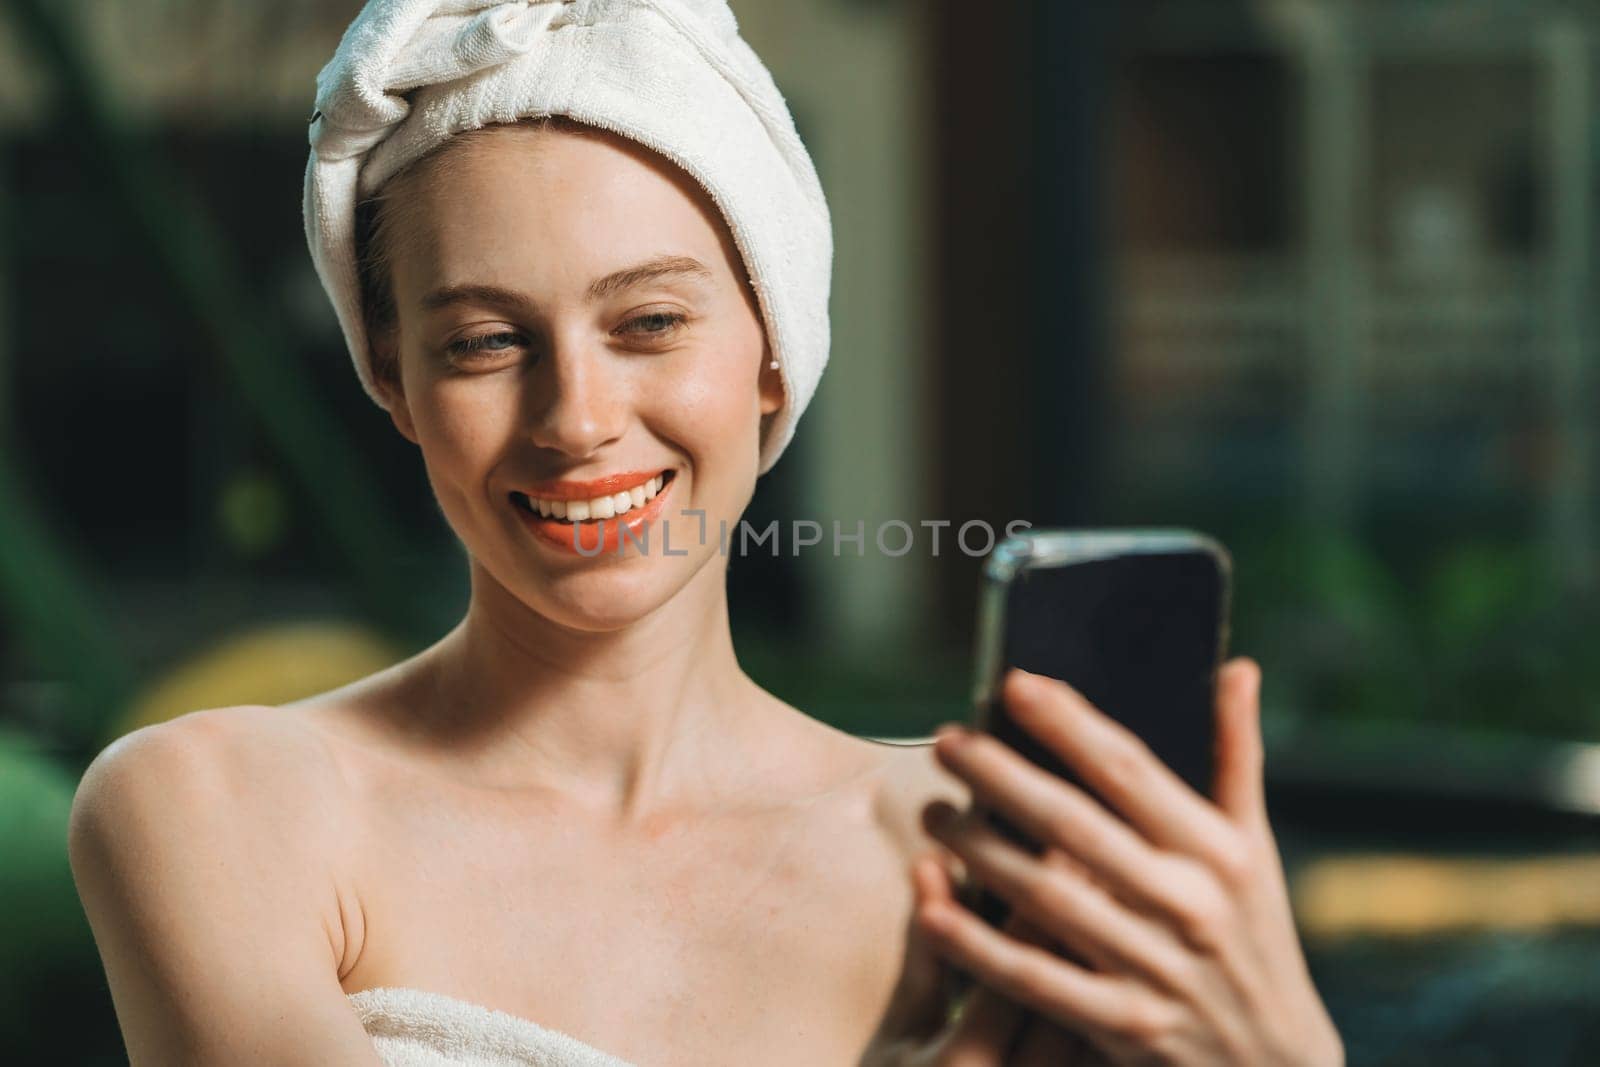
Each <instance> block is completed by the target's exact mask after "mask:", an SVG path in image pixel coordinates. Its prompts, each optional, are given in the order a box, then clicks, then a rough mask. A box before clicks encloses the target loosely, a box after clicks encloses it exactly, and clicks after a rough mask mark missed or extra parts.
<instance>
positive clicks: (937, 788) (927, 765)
mask: <svg viewBox="0 0 1600 1067" xmlns="http://www.w3.org/2000/svg"><path fill="white" fill-rule="evenodd" d="M878 743H879V744H880V745H882V747H883V749H884V753H883V756H882V763H883V770H882V774H881V775H880V776H879V777H878V780H877V792H876V795H875V797H874V806H875V809H876V813H877V817H878V820H879V822H880V824H881V825H882V826H883V828H884V829H885V830H886V831H887V832H888V833H889V834H890V836H891V837H892V838H893V839H894V840H895V842H896V843H897V845H898V846H899V847H900V849H901V853H902V855H904V856H906V857H910V856H912V855H914V854H916V853H917V852H919V851H921V850H922V849H924V848H927V847H929V846H930V844H931V839H930V838H929V837H928V836H927V834H926V832H925V831H924V830H923V829H922V809H923V808H925V807H926V806H927V805H928V804H929V802H931V801H933V800H936V799H943V800H946V801H948V802H949V803H951V804H954V805H955V806H956V807H958V808H965V807H966V806H967V803H968V801H969V799H970V796H971V793H970V790H969V789H968V787H967V784H966V783H965V782H963V781H962V780H961V779H960V778H957V777H956V776H955V775H953V774H951V773H950V772H949V771H947V770H945V769H944V767H942V766H941V765H940V764H939V761H938V758H937V757H936V756H935V755H934V751H933V738H931V737H927V738H912V739H908V740H905V741H896V742H892V743H890V742H881V741H880V742H878Z"/></svg>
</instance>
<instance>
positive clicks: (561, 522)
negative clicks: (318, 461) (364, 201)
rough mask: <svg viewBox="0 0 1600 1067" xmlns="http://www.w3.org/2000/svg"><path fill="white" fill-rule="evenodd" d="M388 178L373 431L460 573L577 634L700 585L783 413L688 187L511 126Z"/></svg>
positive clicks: (736, 268)
mask: <svg viewBox="0 0 1600 1067" xmlns="http://www.w3.org/2000/svg"><path fill="white" fill-rule="evenodd" d="M396 180H397V181H398V182H399V183H400V185H399V186H398V187H397V188H395V189H392V190H391V193H390V195H391V203H390V205H389V210H396V211H397V214H396V215H395V216H394V217H393V224H392V226H391V228H390V230H389V231H388V235H387V247H388V249H389V252H390V264H391V266H390V279H391V283H392V285H393V291H394V299H395V305H396V309H397V316H396V325H395V328H394V330H393V331H392V333H391V334H390V335H388V336H386V337H383V338H381V339H375V341H374V345H375V346H376V347H379V348H380V351H384V352H387V353H389V354H390V355H391V356H392V358H393V359H394V360H395V361H396V363H397V366H398V375H397V376H398V381H397V382H395V383H393V384H392V385H390V386H388V387H387V388H388V389H390V396H391V398H392V402H391V403H390V411H391V413H392V415H393V418H394V421H395V425H396V426H397V427H398V428H399V429H400V431H401V433H403V434H404V435H405V436H406V437H407V438H409V439H410V440H411V441H413V442H415V443H416V444H417V445H418V446H419V447H420V449H421V451H422V458H423V462H424V464H425V466H426V468H427V472H428V478H429V481H430V482H431V484H432V486H433V490H434V493H435V494H436V495H437V497H438V500H439V504H440V507H441V509H442V510H443V512H444V514H445V517H446V518H447V519H448V521H449V522H450V525H451V526H452V527H453V528H454V530H455V532H456V535H457V536H458V537H460V539H461V540H462V542H463V543H464V544H465V545H466V547H467V549H468V551H469V552H470V553H471V554H472V555H473V557H474V558H475V559H476V561H477V562H478V564H480V565H481V566H482V567H483V568H484V569H485V570H487V572H488V573H489V574H490V575H491V576H492V577H493V578H494V579H495V580H496V581H497V582H498V583H499V584H500V585H501V586H503V587H504V588H505V589H506V590H508V591H510V592H511V594H512V595H513V596H515V597H517V598H518V599H519V600H521V601H522V602H523V603H524V604H526V605H527V606H528V607H530V608H532V609H533V610H535V611H537V612H539V613H540V614H541V615H544V616H546V617H548V618H550V619H552V620H553V621H556V622H558V623H561V624H563V625H567V626H570V627H573V628H576V629H581V630H608V629H615V628H617V627H620V626H624V625H626V624H627V623H629V622H631V621H633V620H634V619H637V618H640V617H641V616H643V615H645V614H647V613H648V612H650V611H652V610H654V609H655V608H657V607H658V606H660V605H661V604H663V603H665V602H666V601H667V600H669V599H670V598H671V597H672V596H673V594H674V593H676V592H677V591H678V590H679V589H681V588H683V586H684V585H686V584H687V583H688V582H689V580H690V579H691V578H692V577H693V576H694V575H695V574H696V573H697V572H699V571H700V570H701V569H702V568H704V567H705V566H706V565H707V564H708V563H709V564H711V565H712V566H714V567H716V568H717V569H718V570H719V571H720V570H721V569H722V562H721V560H720V559H719V558H718V557H719V555H720V553H721V549H720V547H719V536H718V531H719V528H720V527H719V523H721V522H726V523H727V528H728V529H729V530H730V531H732V530H735V529H736V528H737V525H738V520H739V516H740V515H741V514H742V512H743V510H744V508H745V506H746V505H747V504H748V503H749V500H750V496H751V493H752V492H753V490H754V486H755V479H756V473H757V469H758V450H759V444H760V433H761V427H762V416H763V415H765V414H770V413H771V412H773V411H776V410H777V409H778V407H779V406H780V405H781V403H782V399H783V397H782V386H781V383H780V381H779V379H778V376H777V373H776V372H775V371H772V370H769V369H767V361H768V359H769V358H770V357H769V356H768V353H767V346H766V339H765V334H764V332H763V330H762V327H761V322H760V318H759V313H758V310H757V305H756V303H755V298H754V296H753V295H752V293H751V291H750V289H749V286H748V284H747V282H746V280H745V273H744V270H743V267H742V264H741V260H740V258H739V255H738V252H737V250H736V248H735V246H734V245H733V243H732V240H731V238H730V237H729V235H728V233H727V230H726V226H725V225H724V224H723V222H722V219H721V216H720V214H719V213H718V212H717V209H716V208H715V206H714V205H713V204H712V202H711V201H710V199H709V198H708V197H707V196H706V194H705V193H704V192H703V191H702V190H701V188H700V187H699V185H698V184H696V183H695V182H694V181H693V179H691V178H689V177H688V176H687V175H684V174H683V173H682V172H680V171H678V170H677V169H676V168H675V167H673V166H671V165H670V164H668V163H666V162H664V161H662V160H660V159H659V158H657V157H655V156H654V155H653V154H651V153H649V152H647V151H646V150H644V149H642V148H640V147H638V146H636V145H634V144H633V143H632V142H630V141H626V140H624V139H621V138H618V137H614V136H612V135H610V134H588V133H583V134H575V133H572V132H566V131H562V130H559V129H538V128H534V127H529V126H525V125H522V126H519V125H512V126H505V127H498V128H493V129H490V130H485V131H482V132H480V133H478V134H476V135H472V136H469V137H467V138H465V139H463V140H461V141H460V142H459V143H457V144H454V145H452V146H451V147H450V148H447V149H446V150H445V153H444V154H443V155H441V156H438V157H434V158H432V159H430V160H426V161H424V163H423V164H422V165H421V166H419V167H418V168H416V169H415V171H414V172H413V173H410V174H407V175H404V176H402V177H401V178H399V179H396ZM656 484H660V485H661V486H662V488H661V489H660V491H659V493H658V494H657V495H656V496H655V497H651V495H650V494H651V493H652V490H653V487H654V486H655V485H656ZM641 500H643V501H644V503H643V504H642V506H641V504H640V501H641ZM623 505H626V510H623ZM541 511H545V512H549V514H548V515H541V514H540V512H541ZM697 511H698V512H703V513H704V527H703V528H704V536H703V537H702V522H701V519H700V517H699V516H698V515H697V514H695V512H697ZM608 512H610V513H612V517H610V518H599V516H604V515H606V514H607V513H608ZM562 514H565V515H566V516H567V517H566V518H565V519H563V518H560V517H558V516H560V515H562ZM573 516H586V517H585V518H583V519H582V520H581V521H579V522H577V523H573V521H572V517H573ZM625 527H626V529H627V531H628V532H631V533H632V534H633V535H634V536H633V537H632V538H629V537H626V536H624V528H625ZM668 540H670V552H669V551H668V544H667V541H668ZM619 542H620V544H621V546H622V552H621V554H619V553H618V551H617V547H618V544H619ZM637 542H644V544H645V546H646V547H645V548H643V549H641V548H640V547H638V545H637ZM580 549H581V551H580ZM597 550H598V551H597ZM718 580H719V581H720V579H718Z"/></svg>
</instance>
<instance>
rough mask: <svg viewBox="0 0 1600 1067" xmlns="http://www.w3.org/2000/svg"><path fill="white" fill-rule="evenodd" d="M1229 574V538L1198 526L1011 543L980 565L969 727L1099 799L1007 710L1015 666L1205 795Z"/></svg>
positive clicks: (991, 904)
mask: <svg viewBox="0 0 1600 1067" xmlns="http://www.w3.org/2000/svg"><path fill="white" fill-rule="evenodd" d="M1232 571H1233V565H1232V561H1231V559H1230V557H1229V555H1228V553H1227V550H1226V549H1224V548H1223V547H1222V545H1220V544H1219V543H1217V542H1216V541H1215V540H1213V539H1212V538H1210V537H1207V536H1205V535H1204V534H1200V533H1195V532H1192V531H1189V530H1048V529H1041V530H1028V531H1026V532H1024V533H1022V534H1019V535H1017V536H1014V537H1009V538H1007V539H1005V540H1004V541H1002V542H1001V543H1000V544H999V545H998V546H996V547H995V549H994V551H993V552H992V553H991V554H990V555H989V557H988V559H987V560H986V561H985V565H984V568H983V578H982V582H983V584H982V588H981V590H980V593H979V604H978V633H977V663H976V677H975V681H974V686H973V706H974V725H975V726H976V727H977V728H978V729H980V730H983V731H985V732H987V733H990V734H993V735H994V736H995V737H996V738H998V739H999V740H1001V741H1003V742H1005V743H1006V744H1008V745H1010V746H1011V747H1013V748H1015V749H1016V750H1017V751H1018V752H1020V753H1021V754H1022V755H1024V756H1026V757H1027V758H1028V759H1029V760H1032V761H1033V762H1034V763H1036V764H1038V765H1039V766H1041V767H1043V768H1044V769H1046V770H1048V771H1049V772H1050V773H1052V774H1055V775H1059V776H1060V777H1062V778H1064V779H1066V780H1067V781H1069V782H1072V783H1074V784H1076V785H1078V786H1080V787H1081V788H1084V789H1086V790H1087V791H1088V792H1089V793H1090V794H1091V795H1094V791H1093V789H1091V788H1089V787H1088V786H1087V785H1086V784H1085V783H1084V782H1082V781H1081V780H1080V779H1079V777H1078V776H1077V775H1076V774H1074V773H1073V772H1072V770H1071V769H1070V768H1069V767H1067V766H1066V765H1065V764H1063V763H1062V761H1061V760H1060V759H1058V758H1057V757H1056V756H1055V754H1054V753H1052V752H1051V751H1049V750H1048V749H1046V748H1045V747H1044V746H1043V745H1041V744H1040V743H1039V742H1038V741H1036V740H1035V739H1034V737H1033V735H1031V734H1029V733H1027V732H1026V731H1025V730H1023V729H1022V728H1021V727H1020V726H1018V725H1017V724H1016V723H1015V722H1014V721H1013V720H1012V718H1011V716H1010V715H1009V714H1008V713H1007V711H1006V707H1005V705H1004V703H1003V702H1002V701H1001V700H1000V697H999V688H1000V683H1001V682H1002V680H1003V679H1004V677H1005V673H1006V671H1007V669H1009V668H1011V667H1021V668H1023V669H1024V670H1028V671H1032V672H1034V673H1036V674H1045V675H1049V676H1050V677H1052V678H1059V679H1061V680H1063V681H1065V682H1067V683H1068V684H1070V685H1071V686H1072V687H1073V688H1075V689H1076V690H1077V691H1078V692H1080V693H1082V694H1083V695H1084V697H1085V698H1087V699H1088V700H1089V702H1090V703H1092V704H1093V705H1094V706H1095V707H1097V708H1098V709H1100V711H1102V712H1104V713H1105V714H1106V715H1108V716H1110V717H1111V718H1113V719H1115V720H1116V721H1118V722H1120V723H1122V724H1123V725H1124V726H1126V727H1127V728H1128V729H1130V730H1132V731H1133V732H1134V733H1135V734H1137V735H1138V736H1139V737H1140V738H1142V739H1143V740H1144V742H1145V743H1146V744H1147V745H1149V747H1150V748H1151V750H1152V751H1153V752H1154V753H1155V755H1156V756H1158V757H1159V758H1160V759H1161V760H1163V761H1164V762H1165V763H1166V764H1167V765H1168V766H1169V767H1171V768H1172V769H1173V770H1174V771H1176V772H1177V774H1178V775H1179V777H1181V778H1182V779H1183V780H1184V781H1186V782H1188V783H1189V785H1191V786H1193V787H1194V788H1195V790H1196V791H1198V792H1199V793H1201V794H1202V795H1203V796H1210V794H1211V776H1212V745H1213V738H1214V725H1213V716H1214V710H1213V702H1214V695H1215V688H1216V685H1215V682H1216V673H1217V666H1218V664H1219V663H1220V662H1221V661H1222V659H1223V657H1224V656H1225V655H1226V653H1227V644H1228V616H1229V602H1230V599H1231V595H1232V591H1231V590H1232ZM975 812H977V813H978V814H979V815H980V817H982V818H984V819H986V820H987V821H988V823H989V825H991V826H992V827H993V828H994V829H995V830H996V831H997V832H998V833H1000V834H1001V835H1003V836H1005V837H1006V838H1008V839H1009V840H1011V841H1013V842H1015V843H1017V844H1018V845H1021V846H1022V847H1025V848H1027V849H1028V850H1029V851H1031V852H1034V853H1036V854H1037V853H1038V851H1039V850H1040V846H1039V844H1038V843H1037V842H1035V841H1032V840H1030V839H1029V838H1028V837H1027V836H1026V835H1025V834H1023V833H1022V831H1021V830H1020V829H1019V828H1017V827H1016V826H1014V825H1012V824H1011V823H1010V821H1009V820H1007V819H1005V818H1004V816H1002V815H1000V814H999V813H998V812H994V811H987V810H982V809H979V808H976V807H975ZM964 896H965V898H966V900H967V903H968V905H969V906H970V907H972V908H973V910H974V911H976V912H977V913H978V914H979V915H981V916H982V917H983V918H984V919H986V920H987V921H989V922H991V923H993V924H994V925H996V926H1000V925H1001V924H1003V923H1004V922H1005V919H1006V915H1007V911H1008V908H1007V905H1006V902H1005V901H1004V900H1002V899H1001V898H1000V897H998V896H996V895H994V894H993V893H989V892H987V891H984V890H983V889H982V887H981V886H978V885H976V884H975V883H973V882H971V881H969V882H968V884H967V885H966V887H965V892H964Z"/></svg>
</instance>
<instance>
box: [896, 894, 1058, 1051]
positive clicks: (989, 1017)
mask: <svg viewBox="0 0 1600 1067" xmlns="http://www.w3.org/2000/svg"><path fill="white" fill-rule="evenodd" d="M935 866H939V864H933V863H930V864H929V865H928V867H927V868H926V869H925V870H924V871H923V872H922V873H921V875H920V877H921V878H922V880H923V882H924V888H925V889H926V890H927V893H926V895H925V896H924V895H922V891H921V890H919V898H920V899H922V900H934V901H942V902H946V903H949V904H952V905H953V904H954V903H955V900H954V897H953V896H951V895H950V894H949V886H948V882H947V880H946V879H947V878H948V870H947V869H946V870H945V871H943V872H939V873H936V872H935V871H934V870H933V867H935ZM941 883H943V884H941ZM919 907H920V905H919ZM1004 929H1005V930H1006V932H1007V933H1008V934H1010V935H1012V936H1016V937H1030V936H1038V934H1037V931H1034V930H1031V929H1029V928H1028V926H1027V923H1026V920H1024V919H1023V918H1022V917H1021V916H1018V915H1015V914H1013V915H1012V916H1010V917H1009V918H1008V919H1007V920H1006V923H1005V927H1004ZM1026 1019H1027V1013H1026V1011H1025V1010H1024V1009H1023V1008H1022V1006H1021V1005H1020V1004H1017V1003H1016V1002H1015V1001H1011V1000H1007V999H1006V998H1005V997H1003V996H1001V995H1000V994H999V993H997V992H996V991H995V990H993V989H991V988H989V987H988V986H983V985H980V986H977V987H976V988H974V989H973V990H972V991H971V992H970V993H968V994H967V996H966V997H964V998H963V999H962V1000H961V1002H960V1003H959V1004H958V1005H957V1008H956V1011H955V1012H954V1013H953V1015H952V1017H951V1021H950V1025H949V1027H948V1030H947V1032H946V1033H945V1035H944V1037H943V1038H942V1039H941V1040H940V1041H939V1042H938V1044H937V1047H936V1054H935V1056H934V1062H935V1063H937V1064H938V1065H939V1067H1006V1065H1007V1064H1009V1062H1010V1059H1009V1050H1010V1048H1011V1046H1012V1045H1013V1044H1015V1043H1016V1040H1017V1036H1018V1034H1019V1032H1020V1031H1021V1028H1022V1025H1023V1023H1024V1022H1025V1021H1026Z"/></svg>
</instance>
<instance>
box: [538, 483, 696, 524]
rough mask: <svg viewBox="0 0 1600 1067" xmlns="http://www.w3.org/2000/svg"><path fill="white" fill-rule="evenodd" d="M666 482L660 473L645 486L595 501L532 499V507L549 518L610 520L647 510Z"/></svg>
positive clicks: (577, 520) (584, 520) (579, 520)
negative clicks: (638, 510)
mask: <svg viewBox="0 0 1600 1067" xmlns="http://www.w3.org/2000/svg"><path fill="white" fill-rule="evenodd" d="M666 481H667V479H666V477H665V476H664V475H660V474H658V475H656V476H655V477H654V478H651V479H649V480H648V481H646V482H645V483H644V484H642V485H636V486H634V487H633V488H632V489H624V490H622V491H621V492H617V493H612V494H611V495H610V496H599V497H595V498H594V499H593V500H540V499H538V498H537V497H529V498H528V504H529V506H530V507H531V508H533V510H534V511H537V512H538V513H539V514H540V515H542V516H544V517H545V518H557V519H566V520H567V521H569V522H588V521H589V520H591V519H609V518H613V517H615V516H617V515H622V514H625V513H627V512H629V511H632V510H633V509H634V508H642V507H644V505H645V501H647V500H651V499H653V498H654V497H655V496H656V494H658V493H660V492H661V487H662V486H664V485H665V484H666Z"/></svg>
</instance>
